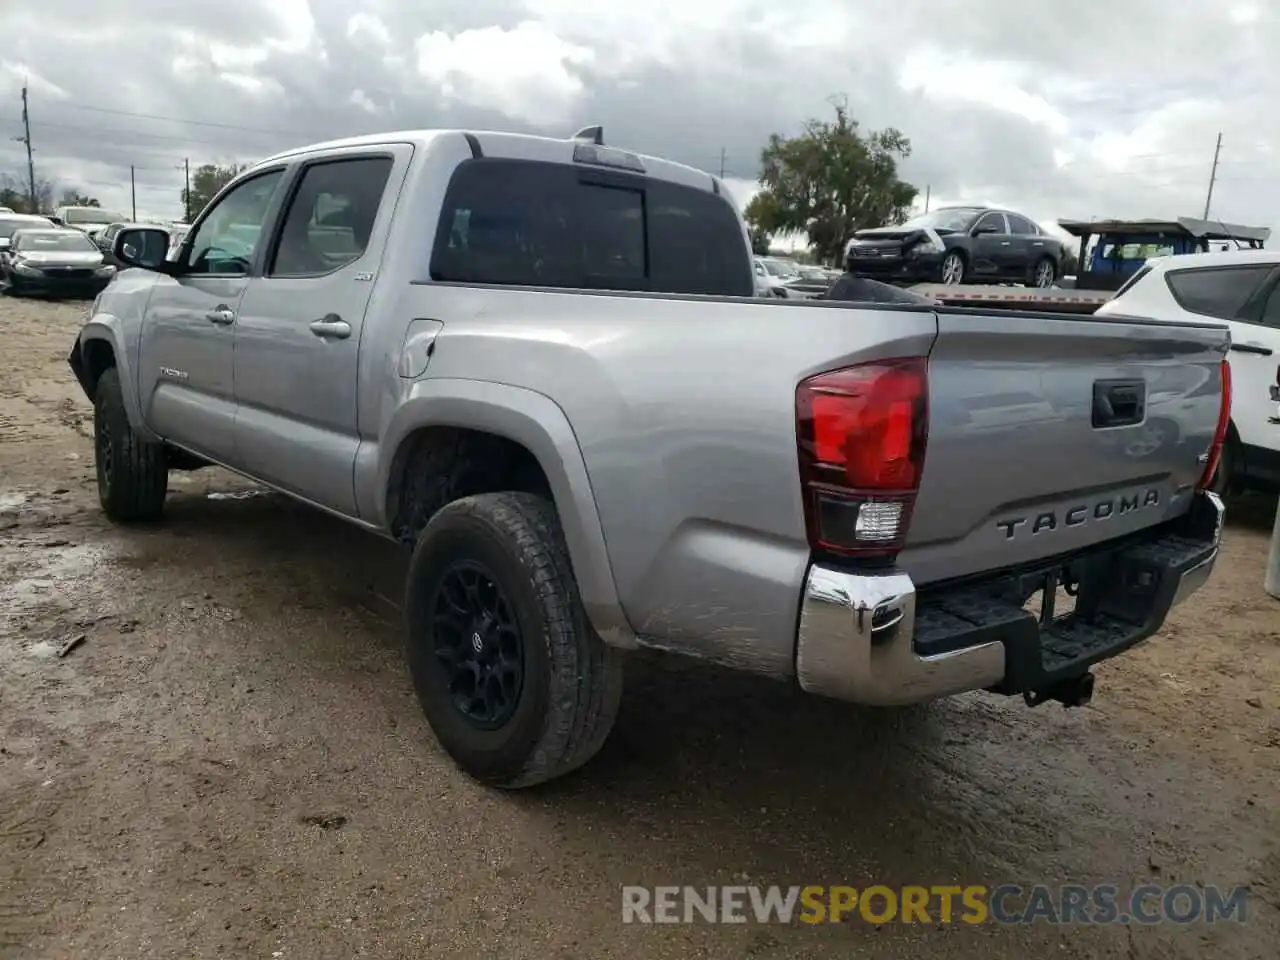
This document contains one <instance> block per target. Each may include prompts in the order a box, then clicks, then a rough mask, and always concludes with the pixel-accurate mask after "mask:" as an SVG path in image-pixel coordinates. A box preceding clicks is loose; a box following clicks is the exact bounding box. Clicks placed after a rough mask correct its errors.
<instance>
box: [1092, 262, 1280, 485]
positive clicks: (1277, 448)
mask: <svg viewBox="0 0 1280 960" xmlns="http://www.w3.org/2000/svg"><path fill="white" fill-rule="evenodd" d="M1125 314H1129V315H1136V316H1144V317H1150V318H1153V319H1156V320H1170V321H1174V322H1177V321H1179V320H1185V321H1189V322H1195V321H1203V320H1204V318H1205V317H1211V318H1213V319H1216V320H1221V321H1223V322H1225V324H1226V325H1227V326H1228V327H1230V328H1231V353H1230V356H1229V358H1228V359H1229V361H1230V364H1231V387H1232V390H1231V430H1230V432H1229V433H1228V435H1227V444H1226V446H1225V447H1224V448H1223V451H1222V462H1221V466H1220V467H1219V468H1218V479H1217V481H1216V482H1215V487H1216V488H1217V489H1218V490H1219V492H1223V491H1226V490H1228V489H1241V488H1245V487H1269V488H1276V487H1280V436H1278V435H1277V431H1276V429H1275V428H1274V427H1273V426H1272V425H1270V424H1269V423H1268V420H1269V419H1270V417H1271V416H1272V415H1273V414H1272V409H1271V408H1272V407H1273V404H1272V402H1271V391H1270V387H1271V386H1272V385H1273V384H1275V383H1276V382H1277V377H1280V252H1277V251H1275V250H1230V251H1223V252H1221V253H1191V254H1184V255H1182V256H1175V257H1159V258H1155V259H1152V260H1148V261H1147V263H1146V264H1145V265H1144V266H1143V267H1142V268H1141V269H1140V270H1139V271H1138V272H1137V273H1135V274H1134V275H1133V276H1132V277H1131V278H1130V279H1129V281H1128V282H1127V283H1126V284H1125V285H1124V286H1123V287H1121V288H1120V290H1119V291H1118V292H1117V293H1116V295H1115V297H1113V298H1112V299H1111V300H1109V301H1107V302H1106V303H1104V304H1103V305H1102V306H1101V307H1100V308H1099V309H1098V311H1097V313H1096V314H1095V316H1123V315H1125Z"/></svg>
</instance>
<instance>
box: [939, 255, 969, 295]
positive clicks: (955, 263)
mask: <svg viewBox="0 0 1280 960" xmlns="http://www.w3.org/2000/svg"><path fill="white" fill-rule="evenodd" d="M964 271H965V263H964V256H963V255H962V254H959V253H957V252H956V251H954V250H952V251H951V252H950V253H948V254H947V255H946V256H945V257H943V258H942V282H943V283H945V284H946V285H947V286H949V287H954V286H957V285H959V284H961V283H964Z"/></svg>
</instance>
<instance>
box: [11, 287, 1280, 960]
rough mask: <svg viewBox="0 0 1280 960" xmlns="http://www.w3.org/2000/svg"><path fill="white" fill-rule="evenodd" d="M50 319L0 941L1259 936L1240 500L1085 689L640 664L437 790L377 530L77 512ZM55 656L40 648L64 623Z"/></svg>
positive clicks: (238, 517) (302, 945)
mask: <svg viewBox="0 0 1280 960" xmlns="http://www.w3.org/2000/svg"><path fill="white" fill-rule="evenodd" d="M84 312H85V305H84V304H80V303H76V304H71V303H68V304H48V303H39V302H27V301H15V300H5V301H0V343H3V345H4V346H3V358H4V363H3V371H4V372H3V375H2V376H0V956H3V957H6V958H46V957H48V958H53V957H59V958H60V957H84V958H92V960H108V958H115V957H175V958H203V957H219V958H228V957H262V958H298V960H320V958H329V957H334V958H339V957H377V958H415V960H417V958H424V957H457V958H462V960H483V958H489V957H494V958H537V960H569V958H577V960H598V958H611V957H618V958H664V957H671V958H681V960H685V958H720V957H724V958H760V960H768V958H784V957H795V958H826V957H831V958H836V957H839V958H850V957H885V958H895V957H903V958H906V957H921V956H937V957H951V958H961V957H972V958H975V960H976V958H982V960H1000V958H1019V960H1021V958H1025V957H1029V956H1042V957H1049V956H1055V957H1056V956H1063V957H1122V958H1128V960H1134V958H1138V960H1148V958H1150V960H1155V958H1182V957H1188V958H1189V957H1214V958H1221V960H1241V958H1260V960H1261V958H1264V957H1265V958H1268V960H1273V958H1274V957H1275V956H1276V944H1277V943H1278V942H1280V803H1278V802H1277V799H1278V796H1280V604H1277V603H1275V602H1274V601H1272V600H1270V599H1269V598H1267V597H1266V595H1265V594H1264V592H1263V590H1262V578H1263V561H1264V557H1265V552H1264V551H1265V547H1266V542H1267V536H1268V533H1269V530H1270V523H1271V515H1272V514H1271V511H1272V510H1273V509H1274V507H1273V504H1272V503H1267V502H1264V501H1262V500H1261V499H1254V500H1248V499H1244V500H1241V501H1240V502H1238V503H1235V504H1233V505H1232V509H1231V519H1230V521H1229V529H1228V532H1227V538H1226V543H1225V546H1224V552H1223V557H1222V559H1221V560H1220V561H1219V564H1218V569H1217V571H1216V572H1215V574H1214V577H1213V580H1212V581H1211V583H1210V584H1209V586H1208V587H1207V588H1206V589H1205V590H1204V591H1203V592H1201V593H1200V594H1199V595H1197V597H1196V599H1195V600H1194V601H1193V602H1191V603H1189V604H1187V605H1186V606H1184V607H1183V608H1180V609H1178V610H1177V611H1176V613H1175V615H1174V616H1173V618H1172V619H1171V621H1170V622H1169V624H1168V625H1167V627H1166V629H1165V630H1164V631H1163V633H1162V634H1161V635H1159V636H1158V637H1157V638H1155V639H1153V640H1151V641H1150V642H1149V643H1147V644H1145V645H1143V646H1141V647H1140V648H1138V649H1137V650H1135V651H1133V652H1132V653H1131V654H1130V655H1128V656H1125V657H1123V658H1121V659H1120V660H1119V661H1116V662H1113V663H1110V664H1107V665H1104V666H1103V667H1102V668H1100V670H1099V671H1098V672H1099V682H1098V690H1097V694H1096V697H1095V700H1094V702H1093V704H1092V705H1091V706H1089V707H1087V708H1084V709H1080V710H1074V711H1070V712H1068V711H1064V710H1062V709H1061V708H1059V707H1056V706H1049V707H1044V708H1040V709H1037V710H1028V709H1027V708H1025V707H1024V706H1023V705H1022V703H1021V701H1020V700H1019V701H1015V700H1008V699H1004V698H999V697H995V696H989V695H985V694H982V695H972V696H967V697H961V698H956V699H954V700H951V701H947V702H943V703H938V704H934V705H931V706H929V707H926V708H919V709H911V710H903V711H879V712H877V711H864V710H857V709H852V708H849V707H847V706H844V705H840V704H835V703H827V702H821V701H818V700H816V699H812V698H806V697H803V696H801V695H799V694H797V693H795V692H793V691H791V690H790V689H788V688H785V687H783V686H781V685H777V684H773V683H770V682H767V681H756V680H753V679H750V678H744V677H740V676H735V675H732V674H729V673H724V672H720V671H717V670H714V669H710V668H706V667H703V666H700V665H696V664H690V663H685V662H679V661H661V660H654V659H649V658H644V657H641V658H637V659H636V660H635V661H634V662H633V663H632V664H631V665H630V667H629V673H628V688H627V693H626V696H625V701H624V705H623V709H622V714H621V717H620V719H619V722H618V725H617V727H616V729H615V730H614V733H613V736H612V737H611V739H610V741H609V742H608V744H607V746H606V747H605V749H604V751H603V753H602V754H601V755H600V757H599V758H598V759H597V760H596V761H595V762H594V763H592V764H591V765H590V766H589V767H588V768H587V769H586V770H584V771H583V772H582V773H581V774H579V775H576V776H574V777H572V778H570V779H567V780H565V781H561V782H559V783H556V784H553V785H550V786H549V787H546V788H543V789H539V790H536V791H532V792H526V793H521V794H514V795H513V794H503V793H499V792H494V791H490V790H487V789H484V788H482V787H479V786H477V785H476V784H474V783H473V782H471V781H469V780H468V779H466V778H465V777H463V776H462V775H460V774H459V773H458V772H457V771H456V770H455V769H454V768H453V767H452V765H451V764H450V762H449V761H448V759H447V758H446V757H445V756H444V755H443V753H442V751H441V750H440V748H439V747H438V746H437V744H436V742H435V740H434V739H433V737H432V735H431V732H430V730H429V729H428V727H427V726H426V723H425V722H424V720H423V719H422V716H421V715H420V713H419V710H418V706H417V703H416V701H415V699H414V697H413V694H412V690H411V686H410V682H409V679H408V676H407V673H406V670H405V668H404V665H403V662H402V652H401V628H400V621H399V608H398V600H399V595H400V578H401V575H402V572H403V569H404V558H403V557H402V556H401V555H400V553H399V551H398V549H397V548H396V547H395V546H393V545H391V544H389V543H384V542H381V541H379V540H377V539H375V538H373V537H371V536H368V535H366V534H363V533H361V532H359V531H356V530H354V529H351V528H348V527H346V526H344V525H343V524H341V523H339V522H337V521H333V520H330V519H328V518H327V517H324V516H321V515H318V514H315V513H312V512H309V511H307V510H306V509H304V508H302V507H299V506H296V505H294V504H293V503H291V502H289V501H287V500H285V499H282V498H280V497H277V496H274V495H263V494H261V493H260V492H256V491H255V490H254V489H253V488H252V487H251V486H250V485H248V484H247V483H245V482H243V481H241V480H239V479H236V478H234V477H231V476H229V475H227V474H225V473H221V472H217V471H202V472H200V473H196V474H190V475H179V474H175V475H174V476H173V478H172V480H171V492H170V505H171V508H172V509H171V511H170V512H169V514H168V516H167V519H166V521H165V523H164V524H163V525H161V526H158V527H155V528H151V529H134V530H123V529H117V528H114V527H112V526H111V525H109V524H108V523H107V522H106V521H105V520H104V519H103V518H102V516H101V515H100V513H99V510H98V506H97V500H96V492H95V487H94V482H93V463H92V449H91V444H90V440H89V436H90V425H91V410H90V406H89V404H88V402H87V401H86V400H85V398H84V397H83V396H82V395H81V394H80V392H79V390H78V388H77V387H76V385H75V384H74V382H73V379H72V377H71V374H70V372H69V370H68V368H67V366H66V364H65V356H66V353H67V350H68V347H69V345H70V343H71V340H72V337H73V335H74V332H75V330H76V329H77V328H78V325H79V323H80V320H81V318H82V316H83V315H84ZM76 640H79V643H78V645H77V646H75V647H74V649H71V650H70V651H69V652H67V653H66V655H65V656H59V655H58V654H59V652H60V651H61V650H63V649H64V647H65V645H66V644H68V642H70V641H76ZM1006 882H1018V883H1023V884H1031V883H1037V882H1043V883H1050V884H1054V883H1081V884H1093V883H1116V884H1119V885H1121V886H1129V885H1133V884H1138V883H1147V882H1152V883H1161V884H1173V883H1190V884H1197V885H1218V886H1220V887H1232V886H1237V885H1248V886H1249V888H1250V900H1249V912H1248V915H1247V922H1246V923H1244V924H1238V923H1226V924H1221V923H1219V924H1216V925H1213V926H1208V925H1189V926H1176V925H1172V924H1161V925H1157V926H1150V927H1147V926H1142V927H1135V926H1119V925H1113V926H1106V927H1101V926H1075V927H1055V926H1049V925H1045V924H1037V925H1032V926H1025V927H998V926H993V925H983V926H964V925H960V924H952V925H943V924H936V925H910V926H908V925H902V924H885V925H882V926H879V927H876V926H872V925H870V924H867V923H865V922H863V921H861V920H858V919H854V920H852V921H849V922H845V923H842V924H839V925H826V926H821V927H808V926H803V925H799V924H797V925H794V926H762V925H759V924H755V923H748V924H745V925H741V926H712V925H708V924H705V923H695V924H693V925H683V924H678V925H674V926H671V925H667V926H657V925H655V926H648V927H640V926H635V925H624V924H622V923H621V907H620V904H621V894H620V888H621V886H622V885H623V884H694V885H705V884H724V883H761V884H770V883H779V884H792V883H798V884H836V883H848V884H852V885H855V886H859V887H862V886H865V885H867V884H870V883H884V884H889V885H897V884H942V883H959V884H973V883H978V884H985V885H988V886H995V885H998V884H1000V883H1006Z"/></svg>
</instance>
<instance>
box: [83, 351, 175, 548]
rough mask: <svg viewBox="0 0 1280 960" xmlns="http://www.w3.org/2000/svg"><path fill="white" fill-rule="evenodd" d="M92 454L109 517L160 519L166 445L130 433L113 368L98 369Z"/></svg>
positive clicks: (165, 479) (166, 479)
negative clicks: (99, 373) (100, 372)
mask: <svg viewBox="0 0 1280 960" xmlns="http://www.w3.org/2000/svg"><path fill="white" fill-rule="evenodd" d="M93 459H94V465H95V466H96V468H97V474H98V502H99V503H101V504H102V510H103V512H104V513H105V514H106V515H107V516H108V517H109V518H110V519H112V520H115V521H116V522H118V523H136V522H139V521H147V520H158V519H159V518H160V515H161V513H163V511H164V498H165V493H166V491H167V490H168V487H169V467H168V461H167V459H166V455H165V448H164V445H163V444H160V443H150V442H148V441H146V440H143V439H142V438H141V437H139V436H138V435H137V434H135V433H134V432H133V427H132V426H131V425H130V423H129V414H128V412H127V411H126V410H125V406H124V391H123V389H122V388H121V386H120V374H119V373H118V372H117V371H116V368H115V367H108V368H107V369H106V370H104V371H103V373H102V376H100V377H99V378H98V383H97V385H96V387H95V389H94V395H93Z"/></svg>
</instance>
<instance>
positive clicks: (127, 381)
mask: <svg viewBox="0 0 1280 960" xmlns="http://www.w3.org/2000/svg"><path fill="white" fill-rule="evenodd" d="M118 325H119V324H118V321H117V320H116V319H115V318H114V317H111V316H109V315H103V314H99V315H97V316H95V317H93V319H91V320H90V321H89V322H88V323H86V324H85V325H84V327H83V328H82V329H81V331H80V335H79V337H77V338H76V342H75V344H74V346H73V347H72V349H71V353H70V354H69V355H68V357H67V363H68V364H69V365H70V367H71V370H72V372H73V373H74V374H75V376H76V380H77V381H78V382H79V383H80V388H81V389H82V390H83V391H84V394H85V396H86V397H88V398H89V399H90V400H93V399H94V396H95V394H96V392H97V386H98V378H100V377H101V376H102V373H103V371H105V370H108V369H110V368H112V367H114V368H116V370H117V371H118V372H119V376H120V387H121V393H122V394H123V395H124V406H125V412H126V413H127V414H128V416H129V426H130V427H131V428H132V429H133V431H134V432H135V433H137V434H138V436H139V437H141V438H143V439H144V440H148V441H151V442H159V440H160V437H158V436H156V435H155V434H154V433H152V432H151V430H150V429H149V428H148V427H147V425H146V422H145V421H144V420H143V417H142V405H141V398H140V397H139V396H138V390H137V383H138V380H137V376H136V372H135V370H134V365H133V363H132V362H131V359H130V356H129V351H128V350H127V349H126V348H125V343H124V339H123V337H122V336H121V334H120V331H119V329H118Z"/></svg>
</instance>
